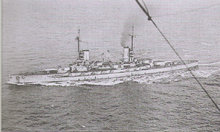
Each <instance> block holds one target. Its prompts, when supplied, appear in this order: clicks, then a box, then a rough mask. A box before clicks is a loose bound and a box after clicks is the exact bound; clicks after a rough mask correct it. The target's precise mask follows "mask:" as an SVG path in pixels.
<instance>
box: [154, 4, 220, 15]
mask: <svg viewBox="0 0 220 132" xmlns="http://www.w3.org/2000/svg"><path fill="white" fill-rule="evenodd" d="M218 5H220V3H217V4H214V5H210V6H206V7H201V8H197V9H191V10H188V11H182V12H178V13H173V14H164V15H158V16H153V17H164V16H175V15H179V14H184V13H188V12H195V11H199V10H204V9H208V8H211V7H214V6H218Z"/></svg>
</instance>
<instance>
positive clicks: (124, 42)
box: [121, 16, 140, 47]
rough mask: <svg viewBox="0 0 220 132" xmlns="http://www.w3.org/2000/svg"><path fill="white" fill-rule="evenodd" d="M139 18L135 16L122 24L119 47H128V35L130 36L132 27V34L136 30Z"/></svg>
mask: <svg viewBox="0 0 220 132" xmlns="http://www.w3.org/2000/svg"><path fill="white" fill-rule="evenodd" d="M138 20H139V18H138V17H137V16H130V17H129V18H128V19H127V20H126V21H125V23H124V27H123V31H122V33H121V46H122V47H127V46H128V47H130V43H129V40H130V36H129V34H132V26H134V32H135V29H137V27H138V26H140V25H139V24H138Z"/></svg>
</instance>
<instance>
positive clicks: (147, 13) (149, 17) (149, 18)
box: [136, 0, 220, 111]
mask: <svg viewBox="0 0 220 132" xmlns="http://www.w3.org/2000/svg"><path fill="white" fill-rule="evenodd" d="M136 2H137V4H138V5H139V6H140V8H141V9H142V10H143V12H144V13H145V14H146V15H147V16H148V20H149V21H151V22H152V23H153V24H154V26H155V27H156V28H157V30H158V31H159V32H160V34H161V35H162V36H163V38H164V39H165V40H166V42H167V43H168V44H169V46H170V47H171V48H172V50H173V51H174V52H175V54H176V55H177V56H178V58H179V59H180V60H181V61H182V63H183V64H184V65H185V66H186V68H187V70H188V71H189V72H190V74H191V75H192V76H193V78H194V79H195V80H196V82H197V83H198V84H199V86H200V87H201V88H202V90H203V91H204V92H205V93H206V95H207V96H208V97H209V99H210V100H211V101H212V103H213V104H214V105H215V107H216V108H217V109H218V110H219V111H220V108H219V107H218V105H217V104H216V103H215V101H214V100H213V99H212V97H211V96H210V95H209V93H208V92H207V91H206V89H205V88H204V87H203V86H202V84H201V83H200V82H199V80H198V79H197V78H196V76H195V75H194V74H193V72H192V71H191V70H190V68H189V67H188V66H187V65H186V63H185V62H184V61H183V59H182V58H181V57H180V55H179V54H178V53H177V51H176V50H175V48H174V47H173V46H172V45H171V44H170V42H169V41H168V39H167V38H166V36H165V35H164V34H163V33H162V31H161V30H160V29H159V28H158V26H157V25H156V23H155V22H154V21H153V20H152V18H151V16H150V14H149V12H148V11H146V10H145V9H144V7H143V6H142V5H141V4H140V3H139V1H138V0H136Z"/></svg>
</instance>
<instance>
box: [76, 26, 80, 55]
mask: <svg viewBox="0 0 220 132" xmlns="http://www.w3.org/2000/svg"><path fill="white" fill-rule="evenodd" d="M77 41H78V53H79V50H80V47H79V46H80V43H79V42H80V29H78V37H77Z"/></svg>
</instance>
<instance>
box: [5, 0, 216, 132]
mask: <svg viewBox="0 0 220 132" xmlns="http://www.w3.org/2000/svg"><path fill="white" fill-rule="evenodd" d="M150 4H152V3H150ZM165 4H166V3H165ZM161 7H162V6H161ZM162 8H163V7H162ZM149 10H151V11H152V13H153V15H158V14H157V13H163V11H161V10H162V9H161V10H160V9H158V8H156V7H155V6H153V5H150V7H149ZM173 10H174V9H173ZM182 10H184V9H182ZM219 10H220V7H219V6H214V7H212V8H207V9H205V12H204V11H203V10H200V11H196V12H190V13H187V14H179V15H176V16H167V17H155V18H154V17H153V18H154V20H155V22H156V23H157V24H158V26H159V27H161V30H162V31H164V33H165V35H166V36H167V37H168V39H169V40H170V41H171V43H172V44H173V46H174V47H175V48H176V50H177V52H178V53H179V54H180V56H181V57H182V58H183V59H185V60H187V59H191V60H199V69H198V70H196V71H193V73H194V74H195V76H196V77H197V78H198V80H199V81H200V82H201V84H202V85H203V86H204V87H205V89H206V90H207V91H208V93H209V94H210V96H211V97H212V98H213V100H214V101H215V102H216V104H217V105H218V106H220V71H219V68H220V59H219V56H220V54H219V53H220V52H219V49H220V47H219V45H220V39H219V37H218V35H219V30H218V28H217V27H219V26H220V25H219V17H218V16H219ZM174 11H177V9H175V10H174ZM2 20H3V37H2V38H3V45H2V67H3V70H2V130H3V131H82V130H85V131H107V130H110V131H113V130H115V131H127V130H128V131H220V114H219V111H218V110H217V109H216V108H215V107H214V105H213V103H212V102H211V101H210V99H209V98H208V97H207V95H206V94H205V93H204V91H203V90H202V89H201V87H200V86H199V85H198V84H197V83H196V81H195V80H194V79H193V78H192V76H191V75H190V74H189V73H188V72H184V73H182V72H179V73H178V74H173V76H169V75H166V74H162V75H159V76H151V77H147V76H140V77H136V78H132V79H131V78H125V79H124V80H125V81H124V82H122V83H120V84H116V85H111V86H92V85H73V86H71V85H70V86H65V85H61V86H55V85H50V86H48V85H47V86H45V85H39V86H38V85H37V86H16V85H9V84H7V83H6V82H7V79H8V75H10V74H19V73H24V72H32V71H37V70H41V69H45V68H56V67H57V66H59V65H61V66H63V67H65V66H68V65H69V64H70V63H72V62H73V61H74V60H75V59H76V58H77V42H76V41H75V37H76V36H77V34H78V32H77V30H78V28H80V29H81V39H82V43H81V48H82V49H85V48H86V49H89V50H90V53H91V54H90V58H91V60H96V59H102V58H101V57H100V54H102V53H105V54H106V55H107V57H106V58H105V59H108V58H111V59H112V61H119V59H118V58H121V57H122V55H121V53H122V52H123V50H122V44H121V39H122V35H123V33H124V32H125V33H126V34H130V33H131V30H130V29H131V28H130V27H131V26H132V24H133V25H134V27H135V30H134V31H135V34H136V37H135V45H134V49H135V50H134V52H135V56H137V57H140V58H145V57H146V58H152V59H161V60H177V59H178V58H177V57H176V56H175V54H174V53H173V51H172V50H171V49H170V47H169V46H168V45H167V44H166V42H165V41H164V40H163V38H162V37H161V36H160V34H159V33H158V32H157V30H156V29H155V28H154V27H153V25H152V24H151V22H150V21H147V18H145V16H144V14H143V13H142V12H141V10H140V9H139V7H137V4H136V3H134V1H129V2H127V1H120V2H117V3H116V2H115V1H112V2H110V1H108V2H107V1H105V2H103V1H101V0H96V1H92V2H89V1H82V0H81V1H68V0H64V1H59V0H56V1H51V0H47V1H27V0H21V1H19V3H17V1H12V0H7V1H3V19H2ZM125 38H126V37H125ZM127 39H128V40H125V42H126V43H125V45H127V46H129V44H130V42H129V41H130V40H129V36H128V38H127ZM107 50H110V52H111V53H112V54H113V55H114V56H112V54H108V52H107Z"/></svg>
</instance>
